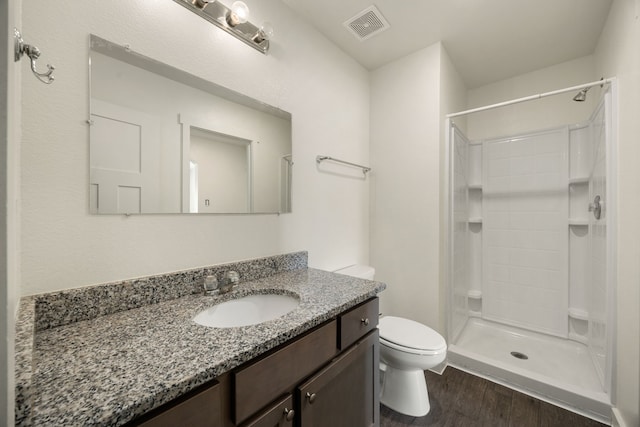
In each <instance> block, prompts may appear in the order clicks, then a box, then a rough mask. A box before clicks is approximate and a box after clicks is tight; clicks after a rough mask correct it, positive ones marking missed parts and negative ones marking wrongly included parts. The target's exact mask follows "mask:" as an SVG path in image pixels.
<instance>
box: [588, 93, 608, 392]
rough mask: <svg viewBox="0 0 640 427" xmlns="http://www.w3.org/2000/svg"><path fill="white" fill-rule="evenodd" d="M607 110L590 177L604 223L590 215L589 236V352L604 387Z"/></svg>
mask: <svg viewBox="0 0 640 427" xmlns="http://www.w3.org/2000/svg"><path fill="white" fill-rule="evenodd" d="M605 113H606V109H605V107H604V104H603V103H602V104H600V106H599V108H598V110H597V111H596V113H595V115H594V118H593V120H592V123H591V131H592V141H593V155H592V159H593V170H592V171H591V174H590V177H589V200H590V201H593V199H594V198H595V197H596V196H600V198H601V200H602V201H603V202H602V204H603V209H602V211H601V216H600V219H596V218H595V216H594V215H593V214H591V213H589V236H590V237H591V251H590V252H591V253H590V260H589V261H590V262H589V266H590V271H589V272H588V273H589V274H590V276H591V280H590V283H589V286H590V289H589V291H588V292H587V294H588V312H589V348H590V350H591V352H592V355H593V358H594V361H595V365H596V368H597V371H598V375H599V376H600V380H601V381H602V382H603V384H606V383H607V381H606V378H605V375H604V373H605V372H607V369H606V364H607V348H608V342H607V331H608V329H607V318H608V316H607V306H608V301H609V298H610V296H609V294H608V292H607V288H608V287H607V216H608V215H607V178H606V170H607V169H606V160H607V157H606V137H607V136H606V130H607V127H606V117H605Z"/></svg>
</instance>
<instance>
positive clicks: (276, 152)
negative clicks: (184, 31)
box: [89, 35, 293, 214]
mask: <svg viewBox="0 0 640 427" xmlns="http://www.w3.org/2000/svg"><path fill="white" fill-rule="evenodd" d="M90 72H91V79H90V80H91V99H90V108H91V120H90V124H91V126H90V143H89V145H90V150H89V153H90V154H89V168H90V183H89V187H90V192H89V193H90V211H91V213H95V214H147V213H226V214H230V213H234V214H235V213H277V212H291V186H292V165H293V162H292V157H291V145H292V144H291V115H290V114H289V113H287V112H284V111H282V110H279V109H277V108H275V107H272V106H269V105H266V104H264V103H261V102H259V101H256V100H254V99H251V98H249V97H246V96H244V95H241V94H238V93H237V92H233V91H231V90H229V89H226V88H224V87H222V86H219V85H217V84H215V83H212V82H209V81H206V80H204V79H201V78H199V77H196V76H193V75H191V74H188V73H186V72H184V71H181V70H179V69H177V68H174V67H171V66H169V65H166V64H163V63H160V62H158V61H155V60H153V59H151V58H147V57H145V56H142V55H140V54H138V53H135V52H133V51H131V50H130V49H128V48H125V47H123V46H119V45H116V44H113V43H111V42H108V41H106V40H104V39H101V38H99V37H97V36H93V35H92V36H91V51H90Z"/></svg>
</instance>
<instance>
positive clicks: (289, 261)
mask: <svg viewBox="0 0 640 427" xmlns="http://www.w3.org/2000/svg"><path fill="white" fill-rule="evenodd" d="M306 267H307V252H294V253H290V254H284V255H276V256H272V257H265V258H257V259H251V260H247V261H240V262H232V263H227V264H219V265H214V266H210V267H202V268H195V269H191V270H184V271H178V272H172V273H167V274H160V275H156V276H148V277H141V278H136V279H132V280H123V281H120V282H112V283H104V284H100V285H95V286H87V287H82V288H76V289H69V290H65V291H59V292H51V293H48V294H41V295H35V296H34V298H35V304H36V308H35V309H36V314H37V316H36V329H37V330H42V329H48V328H55V327H57V326H62V325H68V324H70V323H74V322H79V321H81V320H88V319H93V318H96V317H99V316H104V315H107V314H112V313H117V312H119V311H125V310H131V309H132V308H138V307H142V306H145V305H149V304H157V303H159V302H162V301H168V300H172V299H176V298H181V297H183V296H186V295H193V294H199V293H201V292H202V281H203V279H204V277H205V276H208V275H215V276H217V277H218V279H221V278H222V275H223V274H224V273H225V272H226V271H228V270H235V271H237V272H238V273H240V277H241V279H242V281H248V280H255V279H260V278H263V277H268V276H271V275H273V274H277V273H281V272H283V271H290V270H296V269H299V268H306Z"/></svg>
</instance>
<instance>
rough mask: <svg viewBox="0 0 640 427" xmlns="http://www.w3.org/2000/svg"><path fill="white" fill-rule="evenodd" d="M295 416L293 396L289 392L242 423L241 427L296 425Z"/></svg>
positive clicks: (286, 426)
mask: <svg viewBox="0 0 640 427" xmlns="http://www.w3.org/2000/svg"><path fill="white" fill-rule="evenodd" d="M295 417H296V411H295V409H294V405H293V396H291V395H290V394H287V395H285V396H284V397H283V398H281V399H278V400H276V401H275V402H274V403H273V404H271V405H269V406H268V407H267V408H266V409H264V410H263V411H261V412H260V413H259V414H257V415H256V416H254V417H253V418H252V419H251V420H249V421H247V422H246V423H244V424H242V426H241V427H291V426H293V425H294V422H295Z"/></svg>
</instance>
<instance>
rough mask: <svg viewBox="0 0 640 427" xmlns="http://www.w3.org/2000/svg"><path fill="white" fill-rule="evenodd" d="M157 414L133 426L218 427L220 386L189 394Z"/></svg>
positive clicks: (219, 419)
mask: <svg viewBox="0 0 640 427" xmlns="http://www.w3.org/2000/svg"><path fill="white" fill-rule="evenodd" d="M157 411H158V412H159V413H158V414H157V415H155V416H154V415H153V414H154V413H155V412H154V413H150V414H149V415H150V417H145V418H146V420H145V421H142V422H134V423H132V424H133V425H138V426H143V427H174V426H179V425H183V426H191V427H205V426H207V427H218V426H220V423H221V413H222V408H221V402H220V384H218V383H217V382H215V383H214V384H213V385H211V386H206V387H205V388H203V389H200V390H197V391H195V392H193V393H189V394H187V395H185V396H183V397H181V398H178V399H177V400H176V401H175V403H174V402H171V403H169V404H168V405H166V406H163V407H161V408H159V409H158V410H157Z"/></svg>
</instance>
